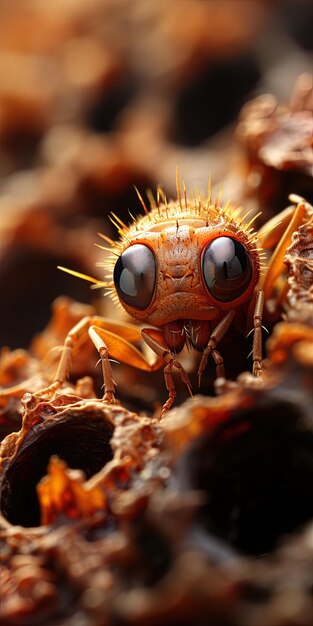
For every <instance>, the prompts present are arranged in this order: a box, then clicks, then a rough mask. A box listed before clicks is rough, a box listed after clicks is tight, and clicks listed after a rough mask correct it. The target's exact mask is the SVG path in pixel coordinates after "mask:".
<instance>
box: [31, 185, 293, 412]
mask: <svg viewBox="0 0 313 626" xmlns="http://www.w3.org/2000/svg"><path fill="white" fill-rule="evenodd" d="M138 195H139V198H140V200H141V202H142V204H143V207H144V209H145V215H144V216H142V217H140V218H138V219H134V221H133V223H132V224H131V225H130V226H126V225H125V224H124V223H123V222H122V221H121V220H120V219H119V218H118V217H117V216H113V219H112V221H113V222H114V223H115V225H116V227H117V229H118V232H119V235H120V239H119V241H118V242H113V241H112V240H111V239H109V238H108V237H106V236H105V235H102V237H103V238H104V239H105V240H106V241H107V242H109V243H110V245H111V248H110V251H111V254H110V255H109V257H108V258H107V259H106V261H105V263H104V266H105V268H106V270H107V271H108V273H109V281H108V282H101V281H98V280H96V279H93V278H91V277H87V276H85V275H82V274H79V273H77V272H74V271H71V270H67V271H69V273H72V274H74V275H76V276H80V277H83V278H86V279H87V280H90V281H91V282H94V283H96V284H97V285H99V286H104V287H106V288H107V289H108V290H109V293H110V294H111V295H113V298H114V299H115V300H117V301H118V302H119V303H120V304H121V305H122V307H123V308H124V309H125V310H126V311H127V313H128V314H129V315H130V316H131V317H132V318H134V319H135V320H136V321H137V323H138V322H139V323H140V324H141V325H142V324H149V327H147V328H145V327H143V328H141V330H140V328H139V326H138V325H135V324H127V323H123V322H117V321H116V322H115V321H113V320H110V319H106V318H101V317H91V318H84V319H83V320H81V322H79V323H78V324H77V325H76V326H75V327H74V328H73V329H72V330H71V331H70V332H69V334H68V336H67V338H66V341H65V345H64V350H63V354H62V358H61V361H60V364H59V368H58V371H57V374H56V378H55V381H54V383H52V384H51V385H50V387H48V388H47V389H45V390H43V391H42V392H41V393H42V394H44V393H45V392H47V393H53V392H54V390H56V389H57V388H58V387H60V386H61V384H62V383H63V382H64V380H65V378H66V376H67V374H68V371H69V368H70V357H71V352H72V349H73V347H74V345H75V344H76V343H77V341H78V340H79V339H80V337H81V336H82V335H84V334H85V333H86V332H88V333H89V336H90V338H91V339H92V341H93V343H94V344H95V346H96V348H97V349H98V351H99V353H100V356H101V362H102V370H103V377H104V386H105V394H104V400H105V401H107V402H109V403H111V402H113V401H114V393H115V386H116V384H115V382H114V379H113V375H112V370H111V365H110V361H109V357H110V356H111V357H113V358H115V359H118V360H121V361H123V362H125V363H128V364H131V365H134V366H135V367H138V368H140V369H143V370H147V371H149V370H150V371H153V370H156V369H159V368H160V367H162V366H164V377H165V384H166V387H167V389H168V393H169V397H168V400H167V402H166V403H165V405H164V407H163V412H165V411H166V410H168V409H169V408H170V407H171V406H172V404H173V401H174V398H175V395H176V393H175V387H174V382H173V376H172V373H173V369H174V368H176V369H178V371H179V373H180V375H181V378H182V380H183V382H184V383H185V384H186V385H187V387H188V389H189V391H190V393H191V386H190V382H189V378H188V375H187V373H186V372H185V370H184V368H183V366H182V364H181V362H180V360H179V354H180V352H181V351H182V349H183V348H184V346H185V344H188V345H189V346H191V347H192V348H194V349H195V350H197V351H198V352H200V353H201V354H202V356H201V359H200V365H199V368H198V381H199V384H200V381H201V376H202V373H203V371H204V369H205V367H206V364H207V360H208V358H209V357H212V358H213V360H214V362H215V367H216V376H217V377H224V361H223V357H222V355H221V354H220V352H219V350H218V344H219V342H220V341H221V339H222V338H223V337H224V336H225V334H226V333H227V331H228V330H229V328H230V326H231V325H233V324H234V325H235V326H236V327H237V328H238V329H239V330H240V331H242V332H243V333H246V332H247V330H250V328H251V327H252V330H254V339H253V351H252V352H253V374H254V375H255V376H259V375H260V373H261V372H262V341H261V332H262V331H261V325H262V314H263V306H264V290H263V289H261V288H258V284H259V281H260V274H261V270H262V266H263V263H262V258H263V254H264V253H263V251H262V248H261V247H260V239H261V238H262V243H263V244H264V242H265V243H266V238H267V234H266V231H264V229H263V231H262V233H261V234H258V233H257V232H256V231H255V230H254V228H253V226H252V223H253V222H254V220H255V219H256V217H257V216H254V217H253V218H252V219H249V214H246V215H242V214H241V211H240V210H239V209H234V208H232V207H231V206H230V205H229V204H227V205H226V206H224V207H221V206H220V204H219V198H217V200H216V201H215V202H214V203H213V202H211V194H209V196H208V198H207V199H206V200H205V201H204V200H201V199H198V200H189V199H188V198H187V195H186V190H185V186H184V193H183V197H182V195H181V190H180V185H179V182H178V180H177V200H176V201H171V202H169V203H168V202H167V201H166V198H165V195H164V193H163V192H162V191H159V193H158V200H157V203H155V202H154V200H152V202H151V208H150V209H148V208H147V207H146V205H145V203H144V202H143V200H142V198H141V196H140V194H138ZM290 213H291V212H289V213H288V215H287V214H286V216H285V217H284V218H283V225H284V226H285V225H286V223H288V222H289V221H290ZM298 213H299V211H298ZM300 213H301V211H300ZM300 213H299V215H298V218H297V219H298V222H299V220H301V219H302V217H301V216H303V212H302V213H301V215H300ZM277 221H278V220H277V219H276V220H275V224H274V225H277ZM293 227H294V225H293V226H292V228H293ZM270 230H272V226H271V227H270ZM289 230H290V228H289V229H287V231H286V232H287V235H286V234H285V240H284V246H283V247H284V248H285V247H286V245H288V243H287V242H289V241H290V233H289ZM290 232H291V231H290ZM288 233H289V234H288ZM62 269H64V268H62ZM270 271H272V274H273V268H271V270H270ZM274 274H275V271H274ZM270 276H271V281H272V275H271V274H270ZM267 289H269V287H268V286H267ZM140 339H142V340H143V341H144V342H145V343H146V344H147V345H148V346H149V347H150V348H151V350H152V351H153V352H154V353H155V359H154V361H153V362H149V361H148V359H147V357H146V356H145V355H144V354H143V353H142V352H141V351H140V350H138V348H137V347H136V346H135V345H134V343H136V342H138V341H139V340H140Z"/></svg>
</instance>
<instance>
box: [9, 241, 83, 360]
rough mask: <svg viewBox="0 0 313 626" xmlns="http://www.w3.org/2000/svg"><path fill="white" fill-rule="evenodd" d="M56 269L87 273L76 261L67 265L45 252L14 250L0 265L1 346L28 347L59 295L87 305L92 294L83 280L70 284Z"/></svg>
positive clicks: (47, 318)
mask: <svg viewBox="0 0 313 626" xmlns="http://www.w3.org/2000/svg"><path fill="white" fill-rule="evenodd" d="M58 265H63V266H64V265H65V266H66V267H69V266H70V267H74V268H75V269H76V270H77V271H82V272H85V273H86V268H83V267H82V266H81V263H80V262H79V261H77V262H76V260H73V261H71V262H70V263H69V259H68V257H66V259H65V258H64V257H63V256H62V255H60V256H58V257H56V256H54V255H52V254H49V253H47V252H45V251H39V250H32V249H30V248H28V247H17V248H15V249H14V250H13V249H12V251H11V252H10V254H8V255H6V256H5V258H4V259H3V260H2V263H1V270H0V292H1V293H2V294H3V297H2V303H1V306H0V345H6V346H9V347H10V348H12V349H13V348H22V347H27V346H28V345H29V342H30V341H31V339H32V338H33V336H34V334H35V333H37V332H39V331H40V330H41V329H42V328H44V326H45V325H46V324H47V323H48V321H49V319H50V316H51V304H52V302H53V300H54V299H55V298H56V297H57V296H59V295H60V294H61V293H66V294H67V295H68V296H69V297H71V298H73V299H75V300H79V301H80V302H90V300H91V295H92V292H91V291H90V286H89V284H87V283H85V281H82V280H69V278H68V276H67V275H66V274H64V273H63V272H61V271H60V270H58V269H57V266H58Z"/></svg>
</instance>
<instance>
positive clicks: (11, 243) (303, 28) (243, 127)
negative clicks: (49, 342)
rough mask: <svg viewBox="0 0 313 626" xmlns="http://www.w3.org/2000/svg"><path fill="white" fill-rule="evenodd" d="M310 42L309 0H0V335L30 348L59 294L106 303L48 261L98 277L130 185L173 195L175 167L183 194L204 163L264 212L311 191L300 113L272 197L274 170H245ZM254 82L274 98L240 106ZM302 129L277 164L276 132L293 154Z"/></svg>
mask: <svg viewBox="0 0 313 626" xmlns="http://www.w3.org/2000/svg"><path fill="white" fill-rule="evenodd" d="M312 44H313V3H312V2H311V0H280V1H279V0H276V1H275V0H236V1H235V0H89V1H88V2H85V1H84V0H54V2H51V3H50V2H42V1H41V0H1V3H0V243H1V265H0V293H1V305H0V345H6V346H9V347H11V348H15V347H26V346H28V345H29V342H30V340H31V339H32V337H33V336H34V334H35V333H37V332H39V331H40V330H41V329H42V328H43V327H44V326H45V325H46V323H47V322H48V320H49V318H50V313H51V303H52V302H53V300H54V299H55V298H56V297H57V296H59V295H60V294H67V295H68V296H70V297H72V298H75V299H78V300H79V301H81V302H86V303H89V302H91V301H92V302H96V304H97V306H98V307H99V308H100V310H101V311H102V312H104V313H105V314H110V307H111V304H110V303H108V302H107V299H105V298H103V295H102V294H101V293H100V292H99V291H98V292H95V291H91V290H90V287H89V285H88V284H87V283H84V282H83V281H80V280H78V279H75V278H73V277H70V276H68V275H65V274H63V273H61V272H60V271H59V270H57V265H65V266H67V267H71V268H73V269H76V270H78V271H82V272H84V273H88V274H91V275H95V276H98V277H100V278H101V277H102V276H101V270H100V269H99V268H97V267H96V265H95V264H96V263H97V262H98V261H99V260H100V261H101V258H102V255H103V254H104V253H103V252H101V253H100V251H99V250H98V249H97V248H96V247H95V246H94V243H95V242H96V241H97V232H99V231H101V232H105V233H107V234H108V235H109V236H110V237H113V238H115V237H116V233H115V232H114V228H113V226H112V224H111V223H110V221H109V219H108V215H109V213H110V211H114V212H116V213H117V214H118V215H119V216H120V217H121V219H123V220H126V221H129V220H130V217H129V214H128V209H129V210H130V211H131V212H132V213H133V214H138V213H139V212H140V210H141V207H140V202H139V200H138V198H137V196H136V193H135V191H134V187H133V186H134V185H136V186H137V187H138V189H139V190H140V191H141V193H142V194H143V195H144V194H145V192H146V189H147V188H151V189H152V190H154V189H155V187H156V185H157V184H158V183H161V184H162V185H163V186H164V188H165V190H166V192H167V195H168V196H169V197H171V196H173V195H175V193H176V192H175V168H176V166H177V165H178V167H179V170H180V172H181V175H182V176H183V177H184V179H185V181H186V184H187V187H188V189H189V190H190V192H193V190H194V189H200V191H204V190H205V189H206V186H207V181H208V176H209V175H211V176H212V180H213V183H214V185H216V187H217V188H218V189H219V187H220V184H221V181H223V190H224V195H225V201H226V200H227V199H228V198H229V197H231V198H232V199H233V200H234V201H236V202H238V203H240V202H245V201H248V202H249V206H250V204H251V205H252V206H255V207H256V208H258V206H260V205H262V207H261V208H262V209H263V210H264V216H265V217H268V216H270V215H271V214H272V213H273V212H276V211H278V210H280V209H281V208H284V206H286V205H287V203H288V200H287V196H288V192H290V191H294V192H297V193H301V192H303V193H305V194H306V195H307V196H308V197H309V196H310V194H312V175H311V173H310V169H309V168H308V160H309V158H308V154H307V151H308V148H307V146H308V145H309V141H308V130H307V128H308V127H307V124H306V122H305V121H303V119H302V118H301V120H302V121H301V124H300V126H301V129H302V131H301V132H300V131H299V126H295V130H294V131H293V138H292V140H291V138H290V135H289V134H288V133H286V132H282V133H281V136H280V141H281V143H279V142H278V143H279V146H278V147H279V150H276V152H275V150H274V149H273V148H270V153H271V155H273V153H274V152H275V159H276V161H275V165H273V163H272V162H271V164H270V168H271V172H272V174H273V169H275V167H277V169H278V170H279V169H284V168H285V169H286V168H287V172H288V180H287V179H286V178H284V179H283V183H281V182H280V183H279V185H280V188H279V193H278V192H277V183H276V182H275V185H276V186H275V192H274V191H273V187H274V186H273V185H272V182H273V178H272V177H271V179H270V183H268V182H267V183H266V189H265V187H264V185H263V189H261V191H262V193H259V192H260V178H258V176H259V174H258V175H256V170H253V172H252V174H253V175H251V169H249V168H250V165H251V161H253V158H254V157H253V155H254V156H255V144H253V142H252V143H251V141H250V139H251V132H250V131H251V125H250V126H249V124H250V122H251V119H252V120H255V119H256V118H257V125H256V126H257V131H256V126H255V125H254V126H253V132H252V135H253V137H254V138H255V137H256V135H257V137H258V139H260V137H264V120H263V118H264V117H266V118H267V121H268V120H269V121H270V122H271V121H272V120H273V116H274V117H275V115H276V114H275V107H276V104H277V102H278V103H281V104H282V105H284V106H285V107H287V109H286V108H285V109H284V114H285V113H286V110H287V111H289V113H290V110H295V109H297V107H296V106H295V105H294V103H293V105H290V104H289V103H290V101H292V97H293V96H292V94H293V92H294V85H295V83H296V81H297V80H298V77H299V76H300V75H302V74H304V73H307V72H310V71H311V69H312V59H313V57H312ZM308 80H309V79H308V78H307V77H306V78H305V80H304V82H306V87H305V89H306V90H308V85H307V82H308ZM260 94H272V96H273V97H272V98H267V100H266V107H267V108H266V107H265V108H266V114H264V106H265V105H264V101H262V103H263V104H262V103H261V105H262V106H261V105H260V103H259V104H257V105H256V110H257V115H256V113H255V109H253V108H252V111H251V108H249V106H250V105H246V103H247V102H249V101H250V100H251V99H252V98H256V97H257V96H258V95H260ZM256 102H259V101H256ZM247 106H248V108H247ZM288 106H289V107H291V108H290V109H288ZM258 107H259V108H258ZM262 107H263V108H262ZM292 107H293V109H292ZM302 108H303V107H302ZM304 108H305V107H304ZM261 109H262V115H260V110H261ZM307 109H308V110H310V109H309V106H307ZM261 118H262V124H263V125H262V124H261V125H260V119H261ZM275 119H276V118H275ZM276 122H277V119H276ZM270 126H271V124H270V123H269V124H268V125H267V126H266V132H270V131H269V127H270ZM271 128H272V126H271ZM276 128H277V124H276ZM262 133H263V134H262ZM301 133H302V134H301ZM299 136H301V138H304V139H303V141H304V143H305V144H306V156H303V154H304V152H303V154H302V153H301V154H302V156H301V158H298V156H299V150H300V152H301V149H299V148H298V147H297V155H298V156H297V163H296V164H295V159H293V161H292V167H291V166H290V163H291V159H290V158H289V160H288V164H287V165H286V159H285V162H284V165H283V166H281V150H282V147H281V146H282V144H283V146H284V154H286V151H287V152H288V150H289V148H290V146H291V148H292V146H293V143H292V142H295V141H298V142H299ZM291 144H292V145H291ZM275 146H276V148H277V145H276V144H275ZM291 148H290V151H291V152H292V150H291ZM277 152H278V153H279V154H278V156H277V154H276V153H277ZM293 152H294V151H293ZM251 155H252V156H251ZM271 158H272V157H271V156H270V157H269V160H271ZM264 159H265V160H266V157H264ZM277 159H278V161H277ZM277 162H278V165H276V164H277ZM247 164H248V165H247ZM249 164H250V165H249ZM258 171H259V170H258ZM262 171H263V170H262ZM294 171H296V173H297V176H296V178H294V177H292V172H294ZM275 180H276V179H275ZM280 180H281V179H280ZM269 188H271V193H269V192H268V190H269ZM264 189H265V191H264ZM273 194H274V195H273ZM274 197H275V201H274V200H273V198H274ZM309 199H310V197H309ZM311 199H312V198H311ZM98 241H99V240H98ZM99 243H100V242H99Z"/></svg>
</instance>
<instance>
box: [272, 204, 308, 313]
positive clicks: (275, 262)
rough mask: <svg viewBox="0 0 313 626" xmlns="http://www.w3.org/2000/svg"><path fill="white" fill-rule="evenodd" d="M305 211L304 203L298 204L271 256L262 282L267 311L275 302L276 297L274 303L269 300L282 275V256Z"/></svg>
mask: <svg viewBox="0 0 313 626" xmlns="http://www.w3.org/2000/svg"><path fill="white" fill-rule="evenodd" d="M305 211H306V208H305V203H304V202H301V203H299V204H298V206H297V208H296V209H295V211H294V213H293V217H292V219H291V221H290V223H289V226H288V227H287V228H286V230H285V232H284V235H283V236H282V238H281V239H280V241H279V243H278V246H277V247H276V249H275V251H274V252H273V254H272V257H271V260H270V263H269V266H268V269H267V273H266V276H265V279H264V282H263V291H264V296H265V302H266V307H267V309H268V310H270V308H273V309H274V308H275V307H274V304H275V301H276V297H275V299H274V300H275V301H274V302H273V299H271V298H272V295H273V291H274V288H275V286H276V283H277V279H278V278H279V275H280V274H281V273H282V270H283V261H284V256H285V254H286V249H287V248H288V246H289V245H290V243H291V237H292V234H293V233H294V232H295V231H296V230H297V228H299V226H300V225H301V224H302V222H303V219H304V216H305ZM284 282H285V281H284ZM283 288H284V287H283ZM271 305H272V307H271ZM270 312H272V311H270ZM273 312H274V310H273Z"/></svg>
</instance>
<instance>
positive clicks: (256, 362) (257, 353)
mask: <svg viewBox="0 0 313 626" xmlns="http://www.w3.org/2000/svg"><path fill="white" fill-rule="evenodd" d="M263 308H264V291H262V290H260V291H258V292H257V294H256V301H255V308H254V314H253V327H254V335H253V348H252V355H253V370H252V373H253V376H260V374H261V373H262V317H263Z"/></svg>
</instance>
